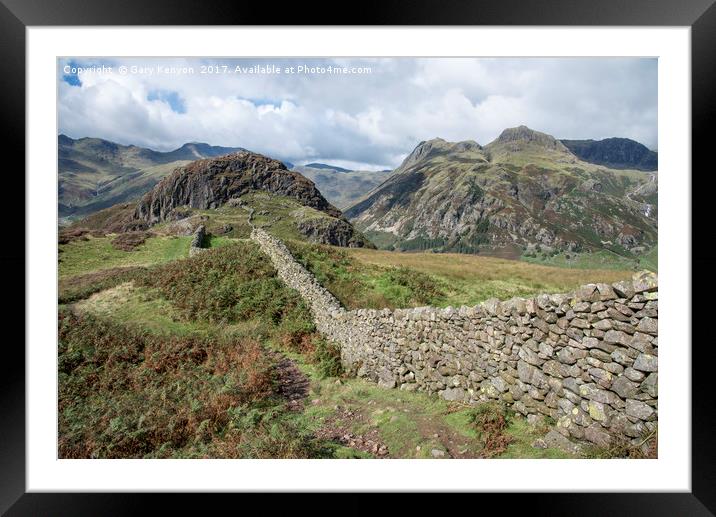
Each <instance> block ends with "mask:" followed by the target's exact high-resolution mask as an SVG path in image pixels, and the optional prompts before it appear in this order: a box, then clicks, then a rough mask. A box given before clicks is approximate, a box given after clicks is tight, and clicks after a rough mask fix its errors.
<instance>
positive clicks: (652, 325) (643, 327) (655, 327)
mask: <svg viewBox="0 0 716 517" xmlns="http://www.w3.org/2000/svg"><path fill="white" fill-rule="evenodd" d="M636 329H637V330H638V331H639V332H643V333H645V334H651V335H652V336H656V335H657V334H658V332H659V322H658V320H656V319H654V318H642V319H641V320H640V321H639V325H637V327H636Z"/></svg>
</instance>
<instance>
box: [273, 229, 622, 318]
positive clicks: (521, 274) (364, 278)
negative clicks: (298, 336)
mask: <svg viewBox="0 0 716 517" xmlns="http://www.w3.org/2000/svg"><path fill="white" fill-rule="evenodd" d="M287 244H288V246H289V248H290V250H291V252H292V253H293V254H294V256H296V258H297V259H298V260H299V261H300V262H302V263H303V264H304V265H305V266H306V267H307V268H308V269H309V270H311V271H312V272H313V273H314V274H315V275H316V277H317V278H318V280H319V282H321V284H323V285H324V286H325V287H326V288H327V289H329V290H330V291H331V292H332V293H333V294H334V295H335V296H336V297H337V298H338V299H339V300H340V301H341V302H342V303H343V304H344V305H345V306H346V307H347V308H349V309H354V308H361V307H364V308H383V307H389V308H395V307H411V306H421V305H436V306H440V307H445V306H448V305H452V306H459V305H476V304H478V303H480V302H483V301H485V300H487V299H489V298H493V297H494V298H500V299H508V298H511V297H513V296H523V297H525V296H531V295H534V294H538V293H550V292H554V293H558V292H567V291H570V290H573V289H574V288H576V287H579V286H580V285H583V284H587V283H593V282H606V283H611V282H616V281H618V280H623V279H625V278H630V277H631V275H632V274H633V271H627V270H615V269H577V268H570V269H567V268H557V267H549V266H544V265H539V264H530V263H527V262H523V261H515V260H506V259H499V258H493V257H480V256H474V255H464V254H457V253H439V254H437V253H396V252H390V251H382V250H370V249H363V248H351V249H344V248H335V247H331V246H316V245H308V244H304V243H299V242H288V243H287Z"/></svg>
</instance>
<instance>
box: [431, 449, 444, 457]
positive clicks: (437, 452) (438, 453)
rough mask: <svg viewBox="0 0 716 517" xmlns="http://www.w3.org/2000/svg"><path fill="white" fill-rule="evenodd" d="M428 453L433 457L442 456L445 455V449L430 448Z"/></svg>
mask: <svg viewBox="0 0 716 517" xmlns="http://www.w3.org/2000/svg"><path fill="white" fill-rule="evenodd" d="M430 455H431V456H432V457H433V458H444V457H445V451H443V450H441V449H432V450H431V451H430Z"/></svg>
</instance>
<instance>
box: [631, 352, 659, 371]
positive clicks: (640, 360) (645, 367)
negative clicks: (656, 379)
mask: <svg viewBox="0 0 716 517" xmlns="http://www.w3.org/2000/svg"><path fill="white" fill-rule="evenodd" d="M633 368H634V369H635V370H639V371H641V372H655V371H657V370H658V359H657V358H656V357H654V356H653V355H649V354H639V355H638V356H637V358H636V360H635V361H634V366H633Z"/></svg>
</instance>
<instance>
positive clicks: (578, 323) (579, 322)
mask: <svg viewBox="0 0 716 517" xmlns="http://www.w3.org/2000/svg"><path fill="white" fill-rule="evenodd" d="M569 324H570V325H571V326H573V327H576V328H578V329H588V328H589V327H590V326H591V325H590V324H589V322H588V321H587V320H585V319H582V318H574V319H573V320H572V321H570V322H569Z"/></svg>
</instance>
